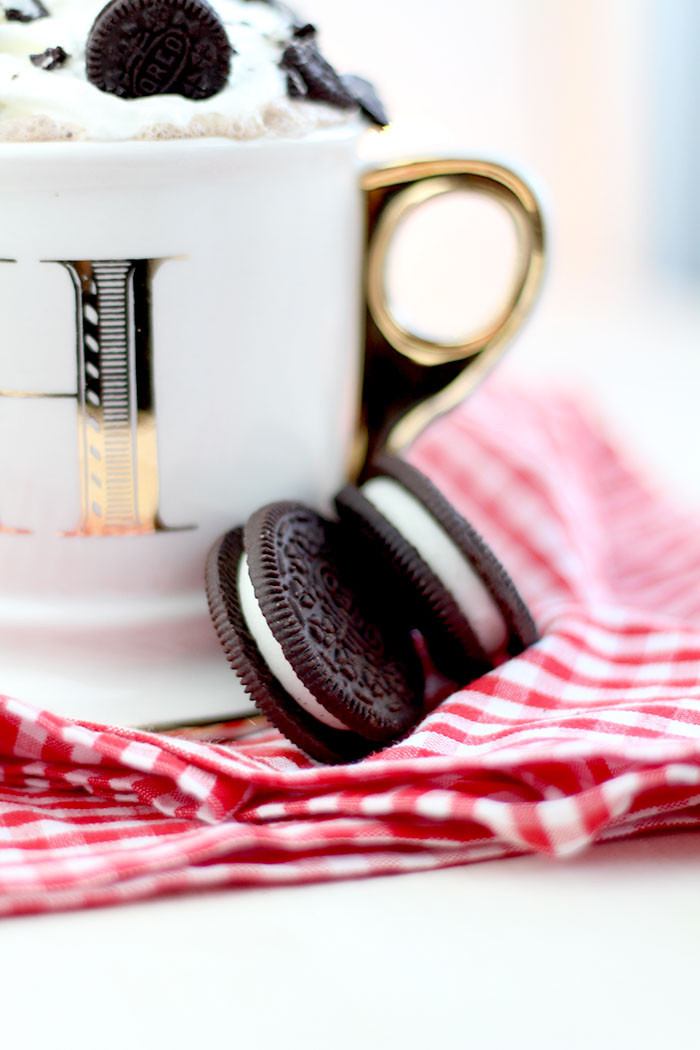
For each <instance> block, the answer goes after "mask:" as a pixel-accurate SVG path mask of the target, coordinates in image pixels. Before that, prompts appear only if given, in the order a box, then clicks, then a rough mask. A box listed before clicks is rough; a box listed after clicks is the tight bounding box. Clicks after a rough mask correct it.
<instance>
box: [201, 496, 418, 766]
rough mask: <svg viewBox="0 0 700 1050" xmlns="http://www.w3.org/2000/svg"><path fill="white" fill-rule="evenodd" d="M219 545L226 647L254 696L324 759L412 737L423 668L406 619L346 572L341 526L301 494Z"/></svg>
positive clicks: (214, 578)
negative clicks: (385, 613) (377, 603)
mask: <svg viewBox="0 0 700 1050" xmlns="http://www.w3.org/2000/svg"><path fill="white" fill-rule="evenodd" d="M245 538H246V539H245V549H244V546H243V544H242V531H241V530H240V529H238V530H235V531H234V532H232V533H228V534H227V535H226V536H225V537H224V538H223V539H222V540H220V541H219V543H218V544H217V545H216V546H215V547H214V549H213V550H212V552H211V554H210V556H209V561H208V566H207V594H208V597H209V603H210V609H211V612H212V617H213V619H214V623H215V626H216V630H217V633H218V635H219V639H220V640H221V643H222V645H223V647H224V650H225V652H226V655H227V657H228V659H229V661H230V662H231V664H232V665H233V666H234V668H235V669H236V671H237V672H238V674H239V676H240V677H241V679H242V681H243V684H244V686H245V688H246V690H247V691H248V692H249V693H250V695H251V696H252V698H253V700H254V701H255V703H256V704H257V705H258V706H259V707H260V709H261V710H262V711H263V712H264V713H265V714H266V715H267V716H268V718H269V719H270V720H271V721H272V722H273V723H274V724H275V725H277V726H278V728H280V729H281V730H282V731H283V732H284V733H285V734H286V735H287V736H288V737H289V738H290V739H291V740H293V741H294V742H295V743H296V744H297V745H298V746H299V747H301V748H303V750H305V751H307V752H308V753H309V754H310V755H312V756H313V757H315V758H318V759H320V760H321V761H325V762H330V761H334V762H338V761H352V760H354V759H357V758H360V757H362V756H363V755H366V754H369V753H370V752H372V751H374V750H377V748H378V747H380V746H382V745H384V744H387V743H390V742H392V741H394V740H396V739H398V738H400V737H402V736H404V735H405V734H406V733H407V732H408V731H409V730H410V729H411V727H412V726H413V725H414V724H415V722H416V721H417V720H418V718H419V717H420V714H421V709H422V696H423V673H422V668H421V666H420V661H419V660H418V657H417V655H416V652H415V649H414V647H413V643H412V640H411V638H410V635H409V633H408V630H407V629H405V628H404V629H403V630H402V629H400V628H399V627H397V625H396V624H395V623H393V622H388V623H381V622H379V623H378V622H376V620H375V619H373V617H372V616H370V615H369V614H368V613H367V610H366V609H365V608H364V607H362V606H361V604H358V598H357V595H356V593H355V592H354V591H352V590H351V589H350V587H349V586H348V582H347V577H346V570H345V567H344V557H343V554H342V551H341V549H340V545H339V543H338V540H339V529H338V526H334V525H331V524H330V523H328V522H326V521H324V520H323V519H322V518H320V517H319V516H318V515H317V514H315V512H314V511H312V510H310V509H308V508H306V507H303V506H302V505H300V504H295V503H279V504H273V505H271V506H269V507H266V508H263V509H262V510H261V511H258V513H257V514H254V515H253V517H252V518H251V519H250V521H249V522H248V525H247V526H246V529H245Z"/></svg>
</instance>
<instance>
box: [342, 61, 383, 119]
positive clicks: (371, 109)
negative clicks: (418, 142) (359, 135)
mask: <svg viewBox="0 0 700 1050" xmlns="http://www.w3.org/2000/svg"><path fill="white" fill-rule="evenodd" d="M340 79H341V80H342V82H343V87H344V88H346V90H347V91H349V92H350V94H351V95H352V97H353V98H354V99H355V101H356V102H357V105H358V106H359V107H360V109H361V110H362V112H363V113H364V114H365V116H366V117H369V119H370V120H371V121H372V123H373V124H376V125H377V126H378V127H380V128H384V127H386V125H387V124H388V123H389V116H388V114H387V111H386V109H385V108H384V104H383V102H382V101H381V99H380V98H379V96H378V94H377V92H376V91H375V88H374V84H372V83H370V81H369V80H365V78H364V77H356V76H355V75H354V74H353V73H344V74H343V76H342V77H341V78H340Z"/></svg>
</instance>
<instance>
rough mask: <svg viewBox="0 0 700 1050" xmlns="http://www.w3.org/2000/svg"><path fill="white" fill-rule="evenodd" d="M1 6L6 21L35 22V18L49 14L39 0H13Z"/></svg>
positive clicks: (45, 16)
mask: <svg viewBox="0 0 700 1050" xmlns="http://www.w3.org/2000/svg"><path fill="white" fill-rule="evenodd" d="M2 6H3V8H4V10H5V18H6V19H7V21H8V22H35V21H36V20H37V18H47V17H48V14H49V12H48V10H47V9H46V8H45V7H44V5H43V4H42V3H41V0H14V2H12V3H8V4H3V5H2Z"/></svg>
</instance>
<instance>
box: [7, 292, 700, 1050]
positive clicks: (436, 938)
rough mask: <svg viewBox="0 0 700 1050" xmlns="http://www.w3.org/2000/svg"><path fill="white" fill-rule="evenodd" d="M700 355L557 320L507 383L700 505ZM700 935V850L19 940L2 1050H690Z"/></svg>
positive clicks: (92, 921)
mask: <svg viewBox="0 0 700 1050" xmlns="http://www.w3.org/2000/svg"><path fill="white" fill-rule="evenodd" d="M574 317H575V320H576V323H575V324H574V323H572V319H573V318H574ZM699 337H700V312H698V311H697V309H696V308H695V306H694V305H693V304H688V303H680V302H677V301H675V300H674V301H673V304H671V303H670V301H669V303H668V304H667V303H664V302H662V301H661V300H658V301H657V300H655V301H654V303H653V304H652V305H651V306H649V305H648V304H647V307H646V308H645V310H644V311H640V308H639V303H638V302H631V303H629V304H628V306H627V307H625V306H624V305H623V306H620V305H617V306H615V307H612V306H609V307H608V306H604V305H601V308H600V309H599V310H598V311H597V312H596V311H595V310H590V309H586V310H584V309H581V310H580V311H579V312H578V313H573V312H572V309H571V307H568V308H566V309H564V310H560V311H559V312H555V311H554V310H553V309H549V308H547V305H546V299H545V302H544V303H543V306H542V307H541V309H540V313H539V314H538V315H537V316H536V317H535V319H534V320H533V322H532V324H531V325H530V327H529V328H528V330H527V331H526V332H525V333H524V334H523V336H522V337H521V339H520V340H519V342H518V346H517V347H516V348H515V349H514V352H513V355H512V358H511V359H510V360H509V362H508V364H504V365H503V366H502V367H503V370H504V372H505V373H507V374H509V375H510V376H511V377H513V378H515V377H521V376H527V377H528V379H530V380H532V378H533V377H536V376H538V375H552V374H555V375H560V376H563V377H565V378H566V379H567V380H568V381H569V382H571V380H573V381H574V382H575V383H576V384H578V385H580V386H581V387H583V388H587V389H588V390H589V391H590V392H591V393H592V394H593V395H594V396H596V397H597V399H598V401H599V403H600V404H601V405H602V407H603V409H604V410H605V411H606V412H607V413H608V414H609V415H611V416H613V417H614V420H615V427H616V429H617V430H618V432H619V433H620V435H621V436H622V438H623V439H624V440H626V441H627V442H628V443H629V444H630V445H631V446H633V447H634V448H635V449H636V450H637V451H638V454H639V458H640V460H641V461H643V462H646V463H647V464H649V465H650V466H651V468H652V469H653V470H655V471H656V473H657V475H658V476H659V477H661V478H663V479H664V481H665V482H667V483H668V484H670V485H671V486H676V487H677V488H678V489H679V490H683V491H684V492H685V493H686V494H687V495H688V497H689V498H692V499H693V500H698V501H700V455H699V454H698V453H699V452H700V420H699V419H698V414H697V411H696V403H697V398H698V391H699V390H700V338H699ZM699 935H700V835H695V834H684V835H669V836H664V837H655V838H650V839H646V840H640V841H635V842H628V843H617V844H612V845H606V846H600V847H597V848H595V849H593V850H591V851H589V852H588V853H586V854H585V855H584V856H582V857H580V858H577V859H573V860H569V861H566V862H562V861H556V862H554V861H549V860H545V859H543V858H537V857H525V858H518V859H513V860H507V861H495V862H489V863H484V864H480V865H474V866H471V867H464V868H456V869H450V870H445V871H438V872H429V873H427V874H418V875H404V876H400V877H394V878H380V879H374V880H363V881H360V882H345V883H340V884H333V885H319V886H308V887H300V888H294V887H293V888H284V889H267V890H242V891H230V892H216V893H211V894H207V895H201V896H183V897H178V898H174V899H168V900H161V901H155V902H148V903H144V904H140V905H129V906H125V907H120V908H111V909H101V910H96V911H90V912H77V913H70V914H62V915H53V916H42V917H31V918H20V919H13V920H7V921H5V922H2V923H0V990H1V994H2V1030H3V1033H4V1036H5V1043H4V1045H7V1046H11V1045H15V1044H14V1040H13V1042H12V1043H11V1042H9V1041H8V1040H9V1038H10V1037H12V1036H14V1037H15V1038H16V1040H17V1042H19V1041H20V1040H21V1043H22V1045H24V1046H29V1047H43V1046H51V1047H53V1048H62V1047H66V1048H68V1047H71V1048H82V1047H90V1048H91V1050H93V1048H95V1050H108V1048H111V1047H115V1048H116V1047H119V1048H122V1047H125V1046H126V1047H135V1048H141V1047H161V1046H162V1047H166V1046H167V1047H186V1046H196V1047H199V1048H203V1047H207V1046H215V1045H222V1046H236V1047H241V1048H246V1050H248V1048H254V1050H256V1048H264V1050H267V1048H268V1047H269V1048H272V1047H283V1048H285V1050H287V1048H289V1050H291V1048H295V1047H300V1048H301V1047H304V1048H305V1050H312V1048H316V1047H319V1048H320V1047H323V1048H324V1050H325V1048H335V1050H344V1048H346V1047H347V1048H350V1047H352V1048H357V1047H363V1048H375V1047H382V1048H383V1047H387V1048H393V1047H401V1048H406V1050H409V1048H414V1047H415V1048H418V1047H426V1046H428V1047H435V1048H445V1050H447V1048H452V1047H455V1048H464V1047H474V1048H477V1050H489V1048H494V1050H507V1048H511V1047H517V1048H518V1050H529V1048H532V1050H535V1048H536V1050H549V1048H552V1050H555V1048H556V1050H563V1048H566V1050H577V1048H579V1047H580V1048H582V1050H583V1048H585V1050H593V1048H595V1050H607V1048H610V1050H612V1048H615V1050H627V1048H629V1050H633V1048H634V1050H646V1048H649V1050H658V1048H662V1047H663V1048H674V1050H691V1048H693V1050H694V1048H696V1047H697V1046H698V1045H699V1043H700V1034H699V1033H698V1019H697V1008H696V1002H697V1000H698V995H699V994H700V993H699V992H698V975H699V970H700V967H699V966H698V943H699V942H700V937H699Z"/></svg>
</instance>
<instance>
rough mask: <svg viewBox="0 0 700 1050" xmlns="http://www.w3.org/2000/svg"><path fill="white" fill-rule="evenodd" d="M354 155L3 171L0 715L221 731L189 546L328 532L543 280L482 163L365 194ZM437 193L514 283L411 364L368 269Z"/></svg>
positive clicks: (344, 138) (200, 557)
mask: <svg viewBox="0 0 700 1050" xmlns="http://www.w3.org/2000/svg"><path fill="white" fill-rule="evenodd" d="M357 140H358V131H357V130H356V129H352V130H349V129H348V128H336V129H326V130H322V131H318V132H314V133H313V134H311V135H309V136H307V137H306V138H304V139H299V140H291V139H279V140H271V139H266V140H259V141H255V142H233V141H226V140H223V139H205V140H199V141H196V140H189V141H165V142H138V141H136V142H133V141H132V142H121V143H116V142H112V143H99V142H84V143H81V142H75V143H59V142H53V143H26V144H20V143H17V144H9V143H8V144H3V145H2V154H3V162H2V165H1V166H0V260H1V261H0V313H1V316H2V318H3V328H2V349H1V351H0V437H1V445H0V447H1V449H2V452H1V454H0V581H1V583H0V585H1V588H2V590H1V593H0V625H1V627H2V630H1V632H0V668H2V681H1V682H0V688H2V689H3V690H4V691H5V692H7V693H9V694H12V695H15V696H17V697H19V698H20V699H25V700H27V701H30V702H32V703H36V704H41V705H45V706H47V707H49V708H51V709H52V710H55V711H58V712H60V713H65V714H69V715H73V716H76V717H82V718H88V719H93V720H98V721H100V720H109V721H119V722H126V723H129V722H131V723H136V724H161V725H162V724H167V723H174V722H178V721H197V720H213V719H217V718H223V717H226V716H227V715H230V714H231V713H233V712H237V711H241V710H245V709H246V704H247V701H246V700H245V699H244V697H243V694H242V692H241V691H240V686H239V684H238V682H237V679H236V677H235V676H234V675H232V674H231V673H230V670H229V668H228V665H227V663H226V661H225V660H224V659H222V657H221V654H220V649H219V645H218V642H217V640H216V637H215V635H214V631H213V628H212V627H211V625H210V621H209V616H208V612H207V607H206V601H205V597H204V589H203V566H204V562H205V556H206V553H207V551H208V549H209V547H210V545H211V544H212V542H213V541H214V540H215V538H216V537H217V536H218V535H219V534H220V533H222V532H223V531H225V530H226V529H228V528H230V527H232V526H233V525H235V524H238V523H239V522H242V521H244V520H245V519H246V518H247V516H248V515H249V514H250V513H251V512H252V511H253V510H254V509H255V508H256V507H258V506H260V505H262V504H264V503H266V502H269V501H272V500H277V499H284V498H295V499H301V500H304V501H307V502H309V503H311V504H314V505H316V506H318V507H321V508H323V507H324V506H327V505H328V504H329V501H330V499H331V497H332V495H333V493H334V492H335V491H337V489H339V488H340V487H341V485H342V484H343V482H344V480H345V478H346V477H347V474H348V472H349V471H351V470H354V471H358V470H360V469H361V467H362V463H363V460H364V457H365V456H366V455H367V453H368V451H371V450H372V449H373V448H375V447H376V446H377V445H378V444H389V445H392V444H393V445H394V447H399V446H401V445H402V444H405V443H406V441H408V440H410V439H411V438H412V437H413V436H415V434H416V433H417V432H418V430H419V429H420V428H421V426H422V425H424V423H425V422H426V421H427V420H428V419H429V418H431V417H432V416H433V415H435V414H436V413H437V412H438V411H442V410H444V409H445V408H447V407H449V406H450V405H451V404H454V403H455V401H456V400H457V399H459V398H460V397H462V396H463V395H464V393H465V392H466V391H467V389H468V388H469V386H470V385H471V384H473V381H474V379H475V377H476V376H477V375H478V374H479V372H480V371H483V369H484V367H485V365H486V364H487V363H488V361H489V360H490V358H491V356H492V355H493V354H494V353H495V351H496V350H497V349H499V348H500V345H501V344H502V343H503V341H504V340H505V338H506V337H507V336H508V335H509V334H510V332H511V331H512V330H513V328H514V327H515V326H516V325H517V324H518V323H519V321H520V319H521V317H522V315H523V314H524V312H525V311H526V309H527V308H528V306H529V305H530V303H531V301H532V298H533V295H534V291H535V288H536V285H537V282H538V280H539V277H540V273H541V264H542V230H541V221H540V215H539V210H538V208H537V204H536V202H535V201H534V198H533V197H532V194H531V192H530V191H529V189H528V188H527V186H525V185H524V184H523V183H522V182H521V181H520V180H519V179H518V178H517V177H516V176H515V175H513V174H512V173H511V172H509V171H507V170H506V169H503V168H500V167H498V166H496V165H490V164H485V163H482V162H468V161H458V160H454V161H423V162H416V163H412V164H401V165H397V166H395V167H390V168H383V169H380V170H375V171H371V172H367V171H364V172H363V171H362V170H361V169H360V165H359V161H358V160H357ZM460 190H467V191H475V192H480V193H486V194H489V195H492V196H494V197H496V198H497V199H498V200H500V201H501V202H502V203H503V204H504V206H506V207H507V208H508V209H509V210H510V212H511V214H512V216H513V218H514V220H515V222H516V225H517V226H518V229H519V231H520V234H521V244H522V257H521V263H520V268H519V272H518V275H517V279H516V283H515V286H514V289H513V292H512V295H511V298H510V300H509V302H508V304H507V306H506V308H505V309H504V311H503V314H502V316H501V317H499V318H497V319H496V321H495V322H494V323H493V324H492V325H491V326H490V327H489V328H488V329H487V330H485V331H484V332H482V333H478V334H477V335H476V336H472V337H470V339H468V340H462V341H458V342H455V343H451V344H435V343H431V342H428V341H426V340H425V339H423V338H421V337H419V336H417V335H413V334H412V333H410V332H408V331H406V330H405V329H403V328H402V327H401V325H400V323H399V322H398V321H397V320H396V318H395V317H394V315H393V313H392V311H391V306H390V304H389V302H388V301H387V297H386V294H385V291H384V270H385V260H386V255H387V250H388V245H389V243H390V241H391V237H392V234H393V231H394V229H395V228H396V227H397V226H398V225H399V224H400V222H401V220H402V218H403V217H404V216H405V215H406V214H408V213H409V212H410V211H411V210H413V209H414V208H416V207H419V206H421V204H422V203H424V202H425V201H426V200H429V199H430V198H431V197H433V196H435V195H438V194H443V193H447V192H452V191H460ZM365 261H366V265H365ZM365 308H366V316H365ZM387 377H389V378H390V380H391V382H390V383H388V382H387Z"/></svg>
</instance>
